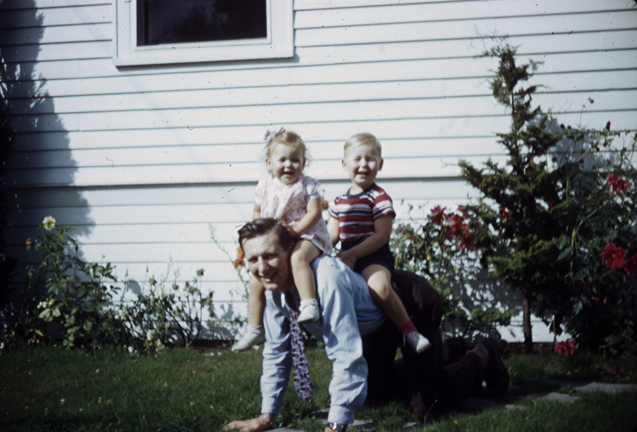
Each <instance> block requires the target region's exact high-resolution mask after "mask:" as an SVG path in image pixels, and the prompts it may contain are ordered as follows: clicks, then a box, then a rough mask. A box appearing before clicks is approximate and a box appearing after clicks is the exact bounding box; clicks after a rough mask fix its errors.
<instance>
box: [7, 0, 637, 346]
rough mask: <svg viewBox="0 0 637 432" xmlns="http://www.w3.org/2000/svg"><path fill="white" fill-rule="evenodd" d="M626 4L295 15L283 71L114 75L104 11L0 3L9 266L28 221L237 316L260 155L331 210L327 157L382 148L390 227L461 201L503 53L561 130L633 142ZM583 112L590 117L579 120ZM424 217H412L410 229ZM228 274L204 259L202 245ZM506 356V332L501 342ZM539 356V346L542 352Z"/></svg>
mask: <svg viewBox="0 0 637 432" xmlns="http://www.w3.org/2000/svg"><path fill="white" fill-rule="evenodd" d="M634 6H635V5H634V4H633V2H632V1H628V0H561V1H559V2H555V1H553V0H537V1H533V2H529V1H526V0H510V1H498V0H490V1H478V0H473V1H402V2H397V1H393V0H392V1H390V0H385V1H381V0H331V1H328V0H296V1H295V2H294V9H295V12H294V31H295V39H294V41H295V42H294V44H295V55H294V57H293V58H291V59H282V60H268V61H237V62H226V63H204V64H188V65H172V66H151V67H130V68H117V67H115V66H114V65H113V61H112V56H113V32H114V23H113V16H114V9H113V8H114V6H113V4H112V2H111V1H107V0H7V1H5V2H4V4H3V6H2V9H1V10H0V41H2V42H1V43H2V57H3V58H4V62H5V63H6V65H5V71H4V75H3V78H2V81H3V84H4V85H6V87H7V89H6V93H7V96H8V98H9V99H10V103H11V109H12V124H13V125H14V127H15V129H16V130H17V134H16V138H15V146H14V148H15V151H14V156H13V159H12V162H11V171H10V176H11V184H9V185H8V186H9V188H10V189H11V190H12V192H13V193H14V197H15V203H14V204H13V205H12V208H11V212H10V214H9V219H10V227H9V229H8V232H7V235H8V241H9V243H8V250H7V251H8V253H9V254H10V255H12V256H18V257H19V258H20V259H21V264H20V269H21V270H22V275H21V277H23V276H24V274H25V272H24V267H25V265H26V264H28V263H29V262H31V261H32V260H33V259H34V255H33V251H30V252H29V251H26V250H25V247H24V241H25V239H26V238H27V237H30V236H33V234H34V228H35V226H37V224H38V223H39V222H40V221H41V220H42V219H43V217H44V216H47V215H52V216H54V217H55V218H56V219H57V220H58V222H59V223H61V224H70V225H72V226H73V227H74V228H75V229H76V231H75V233H76V235H77V238H78V240H79V241H80V243H81V251H82V254H83V257H84V258H85V259H87V260H91V261H108V262H111V263H113V264H114V265H115V266H116V267H117V274H118V275H119V279H120V280H129V281H132V282H131V283H133V284H134V283H139V284H141V285H143V283H144V281H145V280H147V279H148V277H149V275H161V274H164V273H165V272H166V268H167V264H166V263H167V261H168V260H169V259H172V261H173V263H174V267H176V268H179V270H180V276H178V279H179V280H189V279H191V277H192V276H193V275H194V273H195V271H196V270H197V269H199V268H203V269H204V270H205V276H204V277H203V280H202V286H203V288H204V290H206V291H208V290H211V291H214V295H215V304H216V305H217V307H218V310H217V312H218V314H219V316H220V317H222V319H225V320H230V319H233V318H235V317H236V316H242V315H244V314H245V302H244V301H243V299H242V297H241V294H240V293H241V292H242V285H241V284H240V283H239V282H238V278H237V276H236V274H235V271H234V269H233V267H232V266H231V265H230V263H229V261H230V259H232V258H234V249H235V247H236V246H235V243H234V240H235V237H236V235H235V233H236V228H237V227H238V226H240V225H241V224H242V223H244V222H245V221H247V220H248V219H249V217H250V214H251V208H252V195H253V190H254V186H255V185H256V182H257V180H258V179H259V178H260V177H261V176H262V175H263V174H264V169H263V162H262V148H263V141H262V137H263V135H264V133H265V131H266V130H268V129H278V128H279V127H280V126H285V127H286V128H287V129H288V130H294V131H296V132H298V133H300V134H301V135H302V136H303V138H304V139H305V140H306V142H307V144H308V146H309V148H310V152H311V156H312V159H313V160H312V163H311V165H310V166H309V167H308V168H307V173H308V174H309V175H312V176H315V177H317V178H318V179H319V180H321V182H322V185H323V187H324V189H325V197H326V198H327V199H330V198H332V197H334V196H335V194H336V193H337V192H339V191H341V190H343V189H344V188H345V187H346V185H347V183H346V182H345V181H344V173H343V172H342V170H341V168H340V162H339V161H340V158H341V153H342V143H343V141H344V139H345V138H347V137H348V136H350V135H352V134H354V133H358V132H361V131H369V132H372V133H374V134H376V135H377V136H378V137H379V138H380V139H381V141H382V143H383V152H384V157H385V166H384V169H383V171H382V172H381V174H380V176H379V183H380V184H381V185H382V186H383V187H385V188H386V189H387V190H388V192H389V193H390V194H391V195H392V197H393V198H394V201H395V203H396V204H397V209H398V219H399V221H401V220H406V219H408V218H409V217H410V214H409V212H408V206H409V205H412V206H414V208H415V210H414V211H413V212H412V214H411V216H413V217H419V216H422V215H423V214H425V213H426V211H427V209H428V208H430V207H432V206H434V205H438V204H441V205H445V206H454V205H457V204H458V203H461V202H465V201H466V200H467V197H468V196H470V195H472V194H473V192H472V191H471V189H470V187H469V186H467V185H466V184H465V183H464V182H463V181H462V180H461V179H459V177H458V176H459V169H458V167H457V162H458V160H459V159H466V160H470V161H473V162H474V163H479V162H480V161H483V160H485V159H486V158H487V157H492V158H494V159H498V157H501V156H502V155H503V152H502V149H501V148H500V147H499V146H498V145H497V143H496V140H495V138H494V134H495V133H496V132H501V131H505V130H506V129H507V127H508V117H507V115H506V113H505V111H504V110H503V109H502V108H501V107H500V106H499V105H497V103H495V101H494V99H493V98H492V96H491V95H490V89H489V83H488V79H489V77H490V76H491V72H490V70H492V69H493V68H494V67H495V66H496V62H495V61H494V60H493V59H488V58H476V56H477V55H479V54H481V53H482V52H483V51H484V50H485V49H487V48H490V47H492V46H494V45H495V42H494V41H493V40H492V39H491V36H493V35H500V36H502V35H508V42H509V43H510V44H511V45H515V46H519V49H518V53H519V60H520V61H521V62H523V61H526V60H528V59H534V60H537V61H542V62H544V64H543V65H541V67H540V70H539V71H538V73H537V74H536V76H535V77H534V79H533V82H535V83H541V84H543V85H544V87H542V88H541V89H540V91H539V94H538V96H537V98H536V101H537V103H538V104H540V105H541V106H542V107H543V108H544V109H545V110H548V109H549V108H550V109H552V110H553V111H554V112H555V113H556V114H558V117H559V121H560V122H562V123H564V124H570V125H573V126H584V127H603V126H604V125H605V124H606V122H607V121H611V122H612V126H613V129H628V128H630V129H636V128H637V115H636V114H637V9H636V8H635V7H634ZM589 99H592V100H594V103H591V102H590V101H589ZM420 206H422V209H420ZM210 227H214V229H215V232H216V239H217V240H218V242H219V243H220V245H221V247H222V248H224V249H225V250H227V251H228V252H229V254H230V259H229V258H228V256H226V254H224V252H222V251H221V250H220V249H219V247H217V245H215V244H214V243H213V242H212V241H211V236H210V231H209V228H210ZM515 331H516V334H517V336H511V337H513V338H517V337H519V333H520V332H519V331H517V330H515ZM542 337H543V336H540V338H542Z"/></svg>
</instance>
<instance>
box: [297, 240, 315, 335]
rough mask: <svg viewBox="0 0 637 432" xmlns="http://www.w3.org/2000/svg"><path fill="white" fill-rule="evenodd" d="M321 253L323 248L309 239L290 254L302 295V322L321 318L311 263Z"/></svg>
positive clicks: (303, 241)
mask: <svg viewBox="0 0 637 432" xmlns="http://www.w3.org/2000/svg"><path fill="white" fill-rule="evenodd" d="M320 254H321V250H320V249H319V248H317V247H316V246H315V245H314V243H312V242H311V241H309V240H301V241H300V242H298V243H297V245H296V246H295V247H294V250H293V251H292V255H291V256H290V264H291V267H292V277H293V278H294V284H295V285H296V289H297V290H298V291H299V296H300V297H301V308H300V313H299V318H298V321H299V322H300V323H303V322H308V321H316V320H317V319H319V310H318V302H317V301H316V282H314V272H313V271H312V267H310V263H311V262H312V261H314V260H315V259H316V257H318V256H319V255H320Z"/></svg>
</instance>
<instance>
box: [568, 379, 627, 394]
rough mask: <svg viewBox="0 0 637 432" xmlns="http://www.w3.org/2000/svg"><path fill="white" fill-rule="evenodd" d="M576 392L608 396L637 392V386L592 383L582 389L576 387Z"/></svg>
mask: <svg viewBox="0 0 637 432" xmlns="http://www.w3.org/2000/svg"><path fill="white" fill-rule="evenodd" d="M575 391H578V392H583V393H590V392H604V393H608V394H617V393H621V392H625V391H637V384H617V383H598V382H592V383H589V384H586V385H584V386H581V387H576V388H575Z"/></svg>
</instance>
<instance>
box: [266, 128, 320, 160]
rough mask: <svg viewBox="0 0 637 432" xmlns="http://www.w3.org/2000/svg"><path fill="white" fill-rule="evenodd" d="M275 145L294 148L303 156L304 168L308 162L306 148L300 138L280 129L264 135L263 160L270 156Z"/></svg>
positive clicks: (295, 134) (293, 133)
mask: <svg viewBox="0 0 637 432" xmlns="http://www.w3.org/2000/svg"><path fill="white" fill-rule="evenodd" d="M277 144H283V145H286V146H290V147H294V148H296V149H297V150H300V151H301V154H303V160H304V161H305V166H307V164H308V163H309V162H310V158H309V155H308V150H307V146H306V145H305V142H304V141H303V139H301V137H300V136H299V135H298V134H297V133H295V132H292V131H286V130H285V129H283V128H281V129H279V131H278V132H269V131H268V133H267V134H266V143H265V158H269V157H270V155H271V154H272V149H274V146H275V145H277Z"/></svg>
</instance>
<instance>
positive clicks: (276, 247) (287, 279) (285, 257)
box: [243, 233, 292, 292]
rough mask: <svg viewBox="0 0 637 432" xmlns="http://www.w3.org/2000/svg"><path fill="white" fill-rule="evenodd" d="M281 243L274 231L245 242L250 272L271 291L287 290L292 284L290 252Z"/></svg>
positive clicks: (244, 247)
mask: <svg viewBox="0 0 637 432" xmlns="http://www.w3.org/2000/svg"><path fill="white" fill-rule="evenodd" d="M291 250H292V248H291V247H290V248H289V249H288V250H285V249H284V248H283V247H282V246H281V244H280V243H279V238H278V237H277V236H276V234H274V233H269V234H266V235H263V236H260V237H255V238H253V239H249V240H246V241H244V242H243V252H244V253H245V256H246V261H247V262H248V269H249V270H250V273H252V275H253V276H254V277H255V278H256V279H257V280H258V281H259V282H260V283H261V285H263V287H264V288H265V289H267V290H270V291H282V292H286V291H287V290H288V289H290V285H291V284H292V274H291V273H290V252H291Z"/></svg>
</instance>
